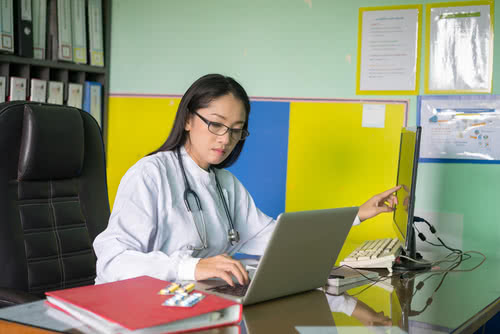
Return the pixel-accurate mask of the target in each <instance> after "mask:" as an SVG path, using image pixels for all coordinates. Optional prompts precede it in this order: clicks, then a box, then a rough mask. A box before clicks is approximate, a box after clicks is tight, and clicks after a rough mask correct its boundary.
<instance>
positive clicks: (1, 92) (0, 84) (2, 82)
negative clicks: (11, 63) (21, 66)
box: [0, 76, 7, 103]
mask: <svg viewBox="0 0 500 334" xmlns="http://www.w3.org/2000/svg"><path fill="white" fill-rule="evenodd" d="M6 95H7V78H6V77H2V76H0V103H1V102H5V96H6Z"/></svg>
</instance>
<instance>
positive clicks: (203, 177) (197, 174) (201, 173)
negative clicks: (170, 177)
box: [180, 145, 215, 185]
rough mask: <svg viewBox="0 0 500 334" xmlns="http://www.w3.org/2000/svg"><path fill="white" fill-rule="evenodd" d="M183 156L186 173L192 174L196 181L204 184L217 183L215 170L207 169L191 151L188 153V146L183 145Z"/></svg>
mask: <svg viewBox="0 0 500 334" xmlns="http://www.w3.org/2000/svg"><path fill="white" fill-rule="evenodd" d="M180 151H181V157H182V162H183V163H184V168H185V169H186V174H190V175H191V177H193V178H194V179H195V180H196V181H199V182H201V183H202V184H204V185H213V184H215V175H214V171H213V170H212V169H210V171H208V172H207V171H206V170H204V169H203V168H201V167H200V166H198V164H197V163H196V162H195V161H194V160H193V158H191V156H190V155H189V153H187V151H186V148H185V147H184V145H183V146H181V150H180Z"/></svg>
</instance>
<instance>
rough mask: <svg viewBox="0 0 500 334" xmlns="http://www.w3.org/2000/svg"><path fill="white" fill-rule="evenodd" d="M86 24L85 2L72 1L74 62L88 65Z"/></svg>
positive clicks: (79, 0)
mask: <svg viewBox="0 0 500 334" xmlns="http://www.w3.org/2000/svg"><path fill="white" fill-rule="evenodd" d="M85 22H86V20H85V0H71V31H72V36H73V40H72V42H73V61H74V62H75V63H79V64H87V32H86V26H85Z"/></svg>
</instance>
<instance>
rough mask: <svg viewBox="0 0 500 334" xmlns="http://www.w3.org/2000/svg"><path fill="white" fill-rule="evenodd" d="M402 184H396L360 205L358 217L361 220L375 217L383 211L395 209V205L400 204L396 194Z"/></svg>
mask: <svg viewBox="0 0 500 334" xmlns="http://www.w3.org/2000/svg"><path fill="white" fill-rule="evenodd" d="M401 187H402V186H396V187H394V188H391V189H389V190H386V191H384V192H383V193H380V194H378V195H375V196H373V197H372V198H370V199H369V200H368V201H366V202H365V203H363V204H362V205H361V206H360V207H359V211H358V217H359V220H360V221H364V220H367V219H369V218H372V217H375V216H376V215H378V214H379V213H382V212H392V211H394V206H395V205H396V204H398V199H397V198H396V196H395V195H394V193H395V192H396V191H398V190H399V189H401Z"/></svg>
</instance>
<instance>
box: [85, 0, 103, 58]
mask: <svg viewBox="0 0 500 334" xmlns="http://www.w3.org/2000/svg"><path fill="white" fill-rule="evenodd" d="M88 22H89V53H90V65H94V66H104V47H103V45H104V44H103V28H102V3H101V0H89V17H88Z"/></svg>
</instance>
